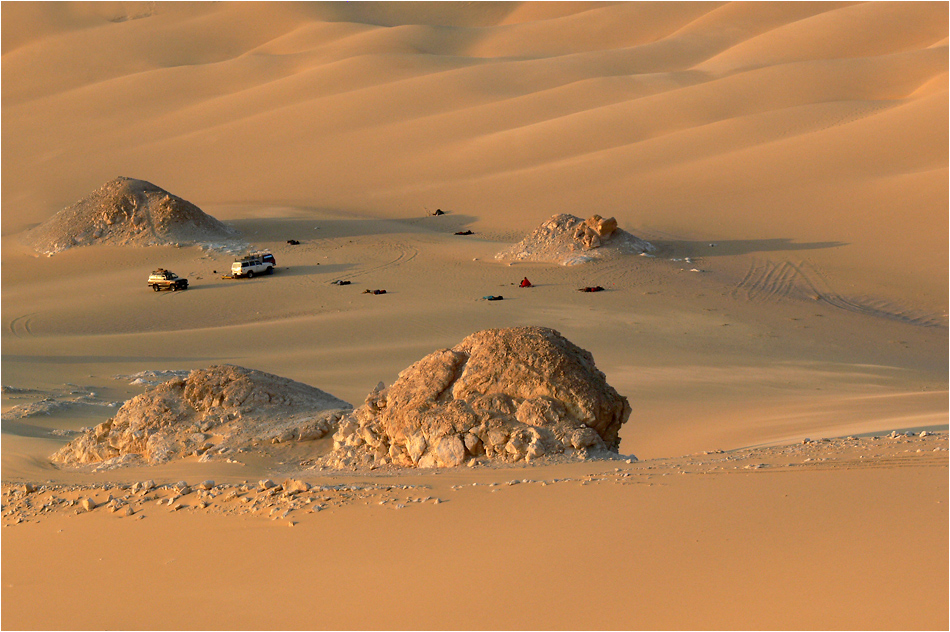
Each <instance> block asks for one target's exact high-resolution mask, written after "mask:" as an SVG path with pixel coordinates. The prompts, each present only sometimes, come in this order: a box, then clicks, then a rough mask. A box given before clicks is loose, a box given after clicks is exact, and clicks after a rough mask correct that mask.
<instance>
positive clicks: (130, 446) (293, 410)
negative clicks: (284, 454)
mask: <svg viewBox="0 0 950 632" xmlns="http://www.w3.org/2000/svg"><path fill="white" fill-rule="evenodd" d="M349 409H352V406H351V405H350V404H348V403H347V402H345V401H343V400H341V399H338V398H336V397H334V396H332V395H330V394H329V393H325V392H324V391H321V390H320V389H318V388H314V387H312V386H308V385H306V384H303V383H301V382H295V381H293V380H290V379H287V378H284V377H279V376H277V375H272V374H270V373H264V372H263V371H255V370H253V369H246V368H244V367H240V366H233V365H221V366H211V367H209V368H207V369H198V370H195V371H192V372H191V373H190V374H189V375H188V377H187V378H184V379H182V378H175V379H172V380H169V381H167V382H164V383H162V384H159V385H158V386H155V387H153V388H150V389H148V390H147V391H146V392H144V393H142V394H141V395H138V396H136V397H134V398H132V399H130V400H129V401H127V402H126V403H125V404H124V405H123V406H122V407H121V408H120V409H119V410H118V412H117V413H116V415H115V417H113V418H112V419H109V420H108V421H105V422H103V423H101V424H99V425H98V426H96V427H95V428H91V429H88V430H86V431H85V432H84V433H83V434H82V435H80V436H79V437H77V438H76V439H74V440H73V441H70V442H69V443H68V444H66V445H65V446H63V447H62V448H61V449H60V450H59V451H57V452H56V453H55V454H53V455H52V457H51V460H52V461H53V462H54V463H58V464H61V465H71V466H77V465H85V464H91V463H98V464H100V466H101V465H102V463H103V462H109V463H106V464H105V465H115V466H120V465H134V464H139V465H141V464H149V465H156V464H160V463H165V462H167V461H169V460H172V459H175V458H183V457H188V456H197V457H199V459H210V458H212V457H213V456H217V455H222V456H223V455H227V454H229V453H230V452H232V451H235V450H242V449H245V448H247V447H250V446H257V445H259V444H261V443H268V444H272V443H282V442H302V441H313V440H317V439H321V438H323V437H324V436H326V435H328V434H332V432H333V429H334V428H335V427H336V423H337V421H338V420H339V419H340V418H341V417H342V416H343V414H344V413H345V412H347V411H348V410H349Z"/></svg>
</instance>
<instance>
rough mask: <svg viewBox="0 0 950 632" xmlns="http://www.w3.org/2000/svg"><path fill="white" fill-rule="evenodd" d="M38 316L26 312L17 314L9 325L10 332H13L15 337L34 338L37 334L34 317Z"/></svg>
mask: <svg viewBox="0 0 950 632" xmlns="http://www.w3.org/2000/svg"><path fill="white" fill-rule="evenodd" d="M34 316H36V314H35V313H33V314H25V315H23V316H17V317H16V318H14V319H13V320H11V321H10V325H9V326H8V327H7V328H8V329H9V330H10V333H11V334H13V336H14V337H15V338H34V337H35V334H34V333H33V317H34Z"/></svg>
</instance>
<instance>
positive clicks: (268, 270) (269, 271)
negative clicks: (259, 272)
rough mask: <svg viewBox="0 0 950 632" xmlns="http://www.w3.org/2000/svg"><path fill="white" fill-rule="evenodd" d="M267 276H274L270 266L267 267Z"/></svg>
mask: <svg viewBox="0 0 950 632" xmlns="http://www.w3.org/2000/svg"><path fill="white" fill-rule="evenodd" d="M267 274H274V268H273V267H272V266H268V267H267Z"/></svg>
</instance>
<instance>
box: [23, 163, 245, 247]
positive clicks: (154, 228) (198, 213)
mask: <svg viewBox="0 0 950 632" xmlns="http://www.w3.org/2000/svg"><path fill="white" fill-rule="evenodd" d="M237 237H238V232H237V230H236V229H234V228H232V227H230V226H228V225H226V224H224V223H222V222H220V221H218V220H217V219H215V218H214V217H211V216H210V215H208V214H207V213H205V212H204V211H202V210H201V209H200V208H198V207H197V206H195V205H194V204H192V203H191V202H188V201H187V200H183V199H181V198H180V197H177V196H175V195H172V194H171V193H169V192H168V191H166V190H164V189H162V188H160V187H157V186H155V185H154V184H152V183H150V182H146V181H145V180H135V179H133V178H125V177H118V178H116V179H115V180H112V181H110V182H107V183H105V184H104V185H102V186H101V187H99V188H98V189H96V190H95V191H93V192H92V193H90V194H89V195H88V196H86V197H84V198H83V199H81V200H79V201H78V202H76V203H75V204H73V205H71V206H67V207H66V208H64V209H63V210H61V211H59V212H58V213H56V214H55V215H53V216H52V217H51V218H49V219H48V220H47V221H45V222H43V223H42V224H40V225H39V226H37V227H36V228H33V229H31V230H29V231H27V233H26V234H25V235H24V238H23V240H24V242H25V243H26V244H27V245H29V246H30V247H32V248H33V249H34V250H36V251H38V252H41V253H43V254H46V255H52V254H56V253H57V252H61V251H63V250H66V249H67V248H72V247H75V246H92V245H95V244H112V245H121V246H153V245H161V244H176V243H178V244H193V243H200V242H220V241H228V240H232V239H236V238H237Z"/></svg>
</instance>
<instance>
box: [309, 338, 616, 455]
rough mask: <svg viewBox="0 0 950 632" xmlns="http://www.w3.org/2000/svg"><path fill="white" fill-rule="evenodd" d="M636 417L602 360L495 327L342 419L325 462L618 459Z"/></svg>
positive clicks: (422, 364)
mask: <svg viewBox="0 0 950 632" xmlns="http://www.w3.org/2000/svg"><path fill="white" fill-rule="evenodd" d="M629 417H630V405H629V403H628V402H627V399H626V398H625V397H623V396H621V395H619V394H618V393H617V391H616V390H614V389H613V388H612V387H611V386H610V385H609V384H607V381H606V378H605V376H604V374H603V373H602V372H600V371H599V370H598V369H597V367H596V366H595V365H594V359H593V356H591V354H590V353H589V352H587V351H585V350H584V349H581V348H580V347H578V346H576V345H574V344H573V343H571V342H570V341H568V340H567V339H565V338H564V337H563V336H562V335H561V334H560V333H558V332H557V331H554V330H553V329H548V328H544V327H514V328H508V329H489V330H485V331H481V332H478V333H475V334H472V335H470V336H468V337H467V338H465V340H463V341H462V342H461V343H459V344H458V345H456V346H455V347H453V348H451V349H442V350H439V351H435V352H433V353H431V354H429V355H427V356H426V357H424V358H422V359H421V360H419V361H418V362H416V363H415V364H413V365H412V366H410V367H409V368H407V369H405V370H404V371H402V373H400V374H399V378H398V379H397V380H396V382H395V383H393V384H392V385H391V386H390V387H388V388H385V387H384V386H383V385H382V384H380V385H379V386H378V387H377V388H376V389H375V390H374V391H373V392H371V393H370V394H369V395H368V396H367V398H366V402H365V403H364V404H363V405H362V406H360V407H359V408H357V409H356V410H354V411H352V412H351V413H349V414H347V415H346V416H344V417H343V419H341V420H340V422H339V428H338V430H337V432H336V434H334V436H333V442H334V451H333V452H332V453H331V454H330V455H328V456H327V457H325V459H324V460H323V463H324V465H326V466H329V467H332V468H341V469H346V468H357V469H361V468H374V467H380V466H384V465H394V466H397V467H420V468H429V467H454V466H459V465H462V464H465V463H467V462H471V461H473V460H487V461H501V462H508V463H513V462H518V461H532V460H535V459H540V458H554V457H557V456H558V455H567V456H572V457H574V456H581V457H587V456H589V455H590V456H595V455H602V456H611V455H616V454H617V453H618V452H619V446H620V438H619V431H620V427H621V425H623V424H624V423H625V422H626V421H627V419H628V418H629Z"/></svg>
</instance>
